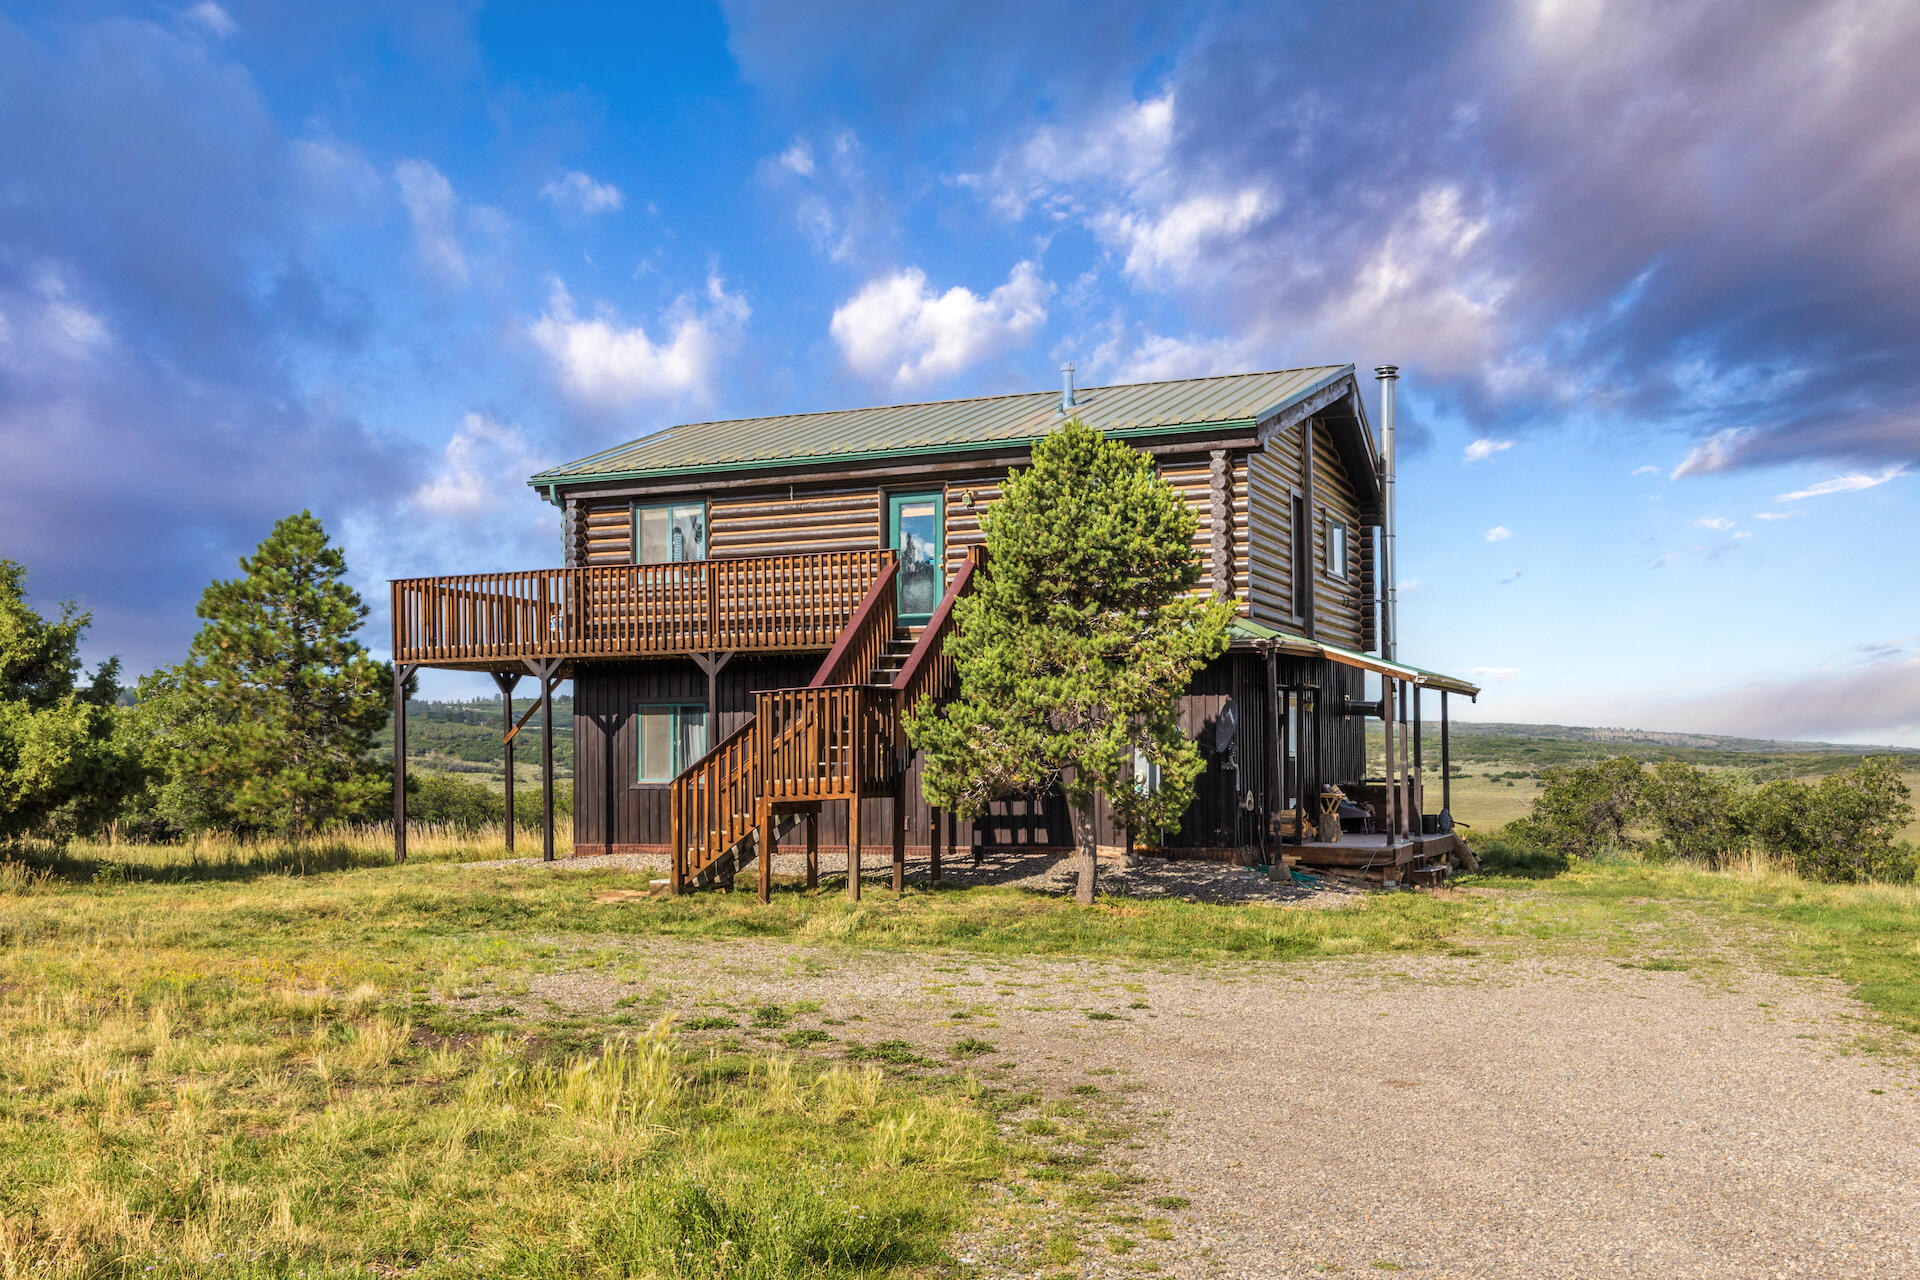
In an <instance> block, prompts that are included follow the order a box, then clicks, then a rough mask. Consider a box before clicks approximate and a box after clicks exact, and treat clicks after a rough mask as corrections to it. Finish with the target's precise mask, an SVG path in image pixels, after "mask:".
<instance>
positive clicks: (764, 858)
mask: <svg viewBox="0 0 1920 1280" xmlns="http://www.w3.org/2000/svg"><path fill="white" fill-rule="evenodd" d="M758 839H759V843H760V866H759V868H758V870H759V873H760V874H759V876H758V879H759V881H760V905H761V906H763V907H764V906H766V905H767V903H769V902H771V901H772V900H773V806H772V805H771V804H768V803H767V802H766V801H765V800H762V801H761V802H760V835H759V837H758Z"/></svg>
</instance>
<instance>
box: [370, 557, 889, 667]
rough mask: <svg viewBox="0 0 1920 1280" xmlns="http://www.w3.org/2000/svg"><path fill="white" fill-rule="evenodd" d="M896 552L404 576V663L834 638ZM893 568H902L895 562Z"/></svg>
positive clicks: (794, 645) (396, 634) (809, 644)
mask: <svg viewBox="0 0 1920 1280" xmlns="http://www.w3.org/2000/svg"><path fill="white" fill-rule="evenodd" d="M893 565H897V559H896V557H895V555H894V553H893V552H892V551H891V550H886V549H883V548H877V547H876V548H873V549H871V550H862V551H837V552H825V551H822V552H805V553H801V554H797V555H784V556H751V557H739V558H735V559H718V560H694V561H682V562H679V563H675V564H611V565H581V566H575V567H571V568H564V569H534V570H526V571H521V572H513V573H483V574H461V575H454V576H447V577H432V578H398V579H395V580H394V581H393V583H392V584H391V591H392V606H393V653H394V657H395V659H396V660H397V661H402V662H419V663H444V664H471V665H476V666H478V665H482V664H492V663H498V662H500V661H514V660H518V659H523V658H556V657H565V658H581V657H645V656H652V655H660V654H674V653H697V652H702V651H709V652H711V651H717V650H727V649H731V650H736V651H744V652H791V651H793V650H796V649H826V648H830V647H832V646H833V645H834V644H835V642H836V640H837V639H838V638H839V637H840V636H841V635H842V634H843V633H844V632H845V630H846V624H847V623H848V621H849V620H851V618H852V617H853V616H854V614H855V613H856V612H857V611H858V607H859V605H860V603H861V602H862V601H863V600H864V599H865V598H866V597H867V596H869V595H871V594H872V591H871V587H872V584H873V582H874V580H875V579H876V578H877V577H879V576H880V575H882V574H883V573H884V572H886V571H887V569H888V567H889V566H893ZM894 571H895V572H897V569H895V570H894Z"/></svg>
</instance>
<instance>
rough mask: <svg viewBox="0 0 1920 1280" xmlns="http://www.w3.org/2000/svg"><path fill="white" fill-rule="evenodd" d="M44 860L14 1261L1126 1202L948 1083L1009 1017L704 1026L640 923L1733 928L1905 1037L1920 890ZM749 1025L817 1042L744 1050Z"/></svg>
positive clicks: (1029, 930) (577, 1256)
mask: <svg viewBox="0 0 1920 1280" xmlns="http://www.w3.org/2000/svg"><path fill="white" fill-rule="evenodd" d="M427 852H428V853H430V854H431V855H432V856H437V857H444V858H448V859H459V858H471V857H479V856H484V855H485V854H486V853H487V852H488V851H487V850H486V849H485V848H484V847H483V846H474V845H471V844H462V843H459V842H456V841H452V840H449V841H447V842H445V843H444V844H442V845H430V846H429V847H428V849H427ZM24 856H25V859H26V860H25V861H15V862H10V863H0V1086H4V1087H0V1275H7V1276H11V1275H22V1276H26V1275H34V1276H43V1275H44V1276H52V1277H79V1276H88V1277H91V1276H116V1277H128V1278H133V1277H142V1278H144V1277H159V1276H188V1275H193V1276H200V1275H234V1276H246V1277H254V1276H262V1277H264V1276H275V1277H279V1276H295V1275H304V1276H323V1275H332V1274H339V1275H346V1274H359V1275H364V1274H367V1273H368V1272H375V1273H383V1274H391V1273H397V1272H408V1273H410V1274H419V1275H423V1276H469V1275H471V1276H481V1275H500V1274H512V1275H523V1276H530V1277H547V1276H554V1277H558V1276H600V1275H625V1274H635V1275H662V1276H703V1277H704V1276H719V1275H725V1276H741V1277H746V1276H756V1277H758V1276H766V1277H776V1276H833V1275H863V1276H866V1275H871V1276H884V1275H889V1274H900V1273H914V1272H919V1271H925V1270H929V1269H937V1268H938V1267H940V1266H942V1265H944V1264H943V1263H941V1262H940V1257H941V1250H942V1249H943V1248H944V1247H945V1242H946V1241H947V1240H949V1239H950V1238H951V1237H952V1234H953V1232H954V1231H955V1230H956V1229H957V1228H959V1227H960V1226H962V1225H978V1220H979V1215H980V1213H981V1212H982V1209H981V1206H982V1204H983V1203H985V1202H986V1197H985V1195H984V1193H983V1190H982V1185H983V1184H984V1183H989V1182H991V1183H997V1184H1000V1185H1019V1184H1020V1179H1021V1178H1022V1177H1024V1178H1026V1179H1028V1180H1029V1181H1028V1183H1027V1184H1026V1185H1028V1186H1029V1188H1032V1187H1040V1188H1042V1189H1044V1191H1045V1194H1048V1195H1053V1194H1058V1195H1060V1196H1071V1197H1080V1198H1083V1199H1085V1200H1086V1201H1087V1203H1093V1202H1095V1201H1096V1200H1098V1198H1099V1197H1102V1196H1106V1197H1113V1196H1123V1195H1124V1194H1125V1190H1126V1187H1127V1185H1128V1184H1127V1182H1126V1180H1125V1179H1124V1178H1123V1177H1120V1176H1118V1175H1116V1174H1115V1173H1113V1172H1112V1171H1110V1170H1108V1169H1106V1168H1104V1167H1102V1162H1103V1160H1104V1158H1105V1157H1104V1155H1103V1154H1102V1153H1103V1150H1104V1148H1103V1147H1102V1146H1101V1145H1100V1144H1101V1143H1102V1142H1103V1141H1106V1139H1103V1138H1101V1137H1100V1136H1099V1135H1098V1134H1097V1133H1095V1131H1094V1129H1093V1128H1092V1127H1091V1126H1089V1125H1085V1124H1080V1123H1078V1122H1076V1121H1075V1120H1074V1116H1073V1113H1072V1110H1071V1108H1072V1107H1073V1106H1076V1105H1078V1104H1079V1102H1080V1101H1084V1100H1073V1101H1057V1102H1052V1103H1046V1104H1044V1111H1045V1114H1044V1115H1041V1116H1031V1117H1030V1118H1027V1119H1025V1120H1024V1121H1014V1120H1009V1121H1008V1122H1007V1123H1008V1125H1009V1127H1010V1132H1008V1133H1007V1134H1004V1135H1003V1134H1001V1133H1000V1132H999V1131H998V1130H997V1128H996V1123H995V1118H994V1117H995V1115H996V1114H999V1115H1003V1116H1004V1115H1005V1114H1006V1112H1005V1108H1007V1107H1017V1108H1026V1107H1032V1106H1035V1105H1038V1100H1037V1099H1035V1098H1034V1097H1032V1096H1031V1095H1001V1096H999V1097H998V1098H996V1096H995V1095H992V1094H991V1093H987V1092H983V1091H982V1090H981V1089H980V1088H979V1087H978V1086H976V1085H973V1084H971V1083H969V1082H968V1081H966V1080H965V1079H963V1078H960V1077H958V1076H956V1075H952V1074H946V1073H951V1072H955V1071H956V1070H959V1069H961V1068H958V1067H956V1065H955V1061H958V1062H961V1063H964V1061H965V1060H966V1059H968V1058H972V1057H976V1056H984V1055H986V1054H991V1053H994V1052H995V1050H994V1048H993V1046H991V1045H990V1044H988V1043H987V1042H986V1041H983V1040H977V1039H973V1038H969V1039H966V1040H961V1041H958V1042H956V1043H955V1044H954V1045H953V1049H952V1059H953V1060H950V1061H949V1062H948V1063H947V1064H946V1065H941V1064H939V1063H936V1062H934V1061H933V1060H931V1059H930V1058H928V1057H926V1056H925V1055H923V1054H922V1053H921V1052H919V1051H918V1050H917V1049H916V1048H915V1047H914V1046H913V1045H911V1044H909V1043H907V1042H904V1041H898V1040H883V1041H880V1042H877V1043H874V1044H870V1045H866V1044H861V1043H858V1042H854V1041H847V1042H830V1041H828V1040H826V1039H825V1038H824V1037H825V1035H826V1033H824V1032H817V1031H814V1030H813V1029H811V1028H806V1027H795V1026H793V1025H792V1023H793V1020H794V1018H795V1017H796V1016H797V1015H799V1014H804V1013H811V1012H817V1006H814V1005H811V1004H808V1003H804V1002H803V1003H795V1004H788V1005H784V1006H778V1005H771V1004H763V1005H759V1006H757V1007H754V1008H751V1009H736V1010H733V1011H732V1013H731V1016H721V1015H720V1014H717V1013H716V1014H707V1015H703V1016H702V1017H700V1018H698V1019H689V1020H688V1021H687V1022H686V1023H683V1024H682V1028H683V1029H684V1028H687V1027H692V1026H696V1025H703V1026H707V1027H711V1028H713V1029H715V1031H716V1033H717V1034H716V1035H714V1036H710V1037H706V1038H705V1039H700V1040H692V1039H689V1040H686V1041H683V1040H682V1039H680V1038H679V1034H678V1032H677V1031H676V1030H675V1029H672V1028H668V1027H664V1026H661V1025H659V1024H653V1025H649V1023H650V1022H651V1019H652V1018H653V1014H652V1013H645V1014H644V1016H643V1014H642V1013H641V1012H640V1011H639V1007H640V1006H642V1005H645V1004H651V1003H657V1001H658V996H657V995H651V994H648V991H647V987H646V983H645V981H644V980H643V979H644V978H645V972H644V970H645V965H646V963H647V953H646V952H645V951H635V950H634V949H632V948H628V947H621V946H617V945H609V944H610V943H615V944H617V943H619V942H621V941H623V940H633V939H648V938H654V939H668V940H674V939H685V940H693V941H711V940H721V941H724V940H728V939H741V938H751V939H762V940H768V941H786V942H791V943H796V944H802V945H804V946H806V947H808V948H810V949H815V950H817V949H822V948H825V949H830V950H831V949H838V950H841V951H845V952H854V953H857V952H859V951H863V950H900V951H904V950H917V951H929V952H938V951H945V952H958V953H971V954H978V955H984V956H1063V957H1064V956H1084V957H1094V958H1108V959H1116V960H1122V961H1128V962H1177V963H1182V964H1186V963H1201V962H1212V961H1223V962H1230V963H1232V964H1233V965H1234V966H1235V967H1236V969H1238V968H1240V967H1241V966H1244V965H1247V964H1250V963H1255V962H1289V961H1303V960H1304V961H1314V960H1337V959H1338V958H1340V957H1349V956H1361V957H1364V956H1369V955H1396V954H1411V953H1426V954H1431V955H1438V956H1447V957H1460V958H1465V959H1469V960H1473V961H1474V963H1482V962H1485V961H1486V960H1488V959H1491V960H1494V961H1498V960H1499V959H1500V958H1502V957H1504V956H1508V955H1513V954H1520V953H1526V952H1545V953H1548V954H1553V953H1557V952H1559V951H1566V950H1571V951H1578V952H1582V953H1588V954H1597V955H1603V956H1606V957H1609V958H1611V959H1612V960H1613V961H1614V962H1615V963H1618V964H1622V965H1630V966H1632V967H1635V968H1639V969H1651V970H1662V969H1668V970H1676V971H1680V970H1684V971H1686V972H1687V973H1688V974H1690V975H1691V976H1693V977H1696V978H1697V977H1701V976H1709V977H1710V976H1711V973H1712V971H1713V969H1714V967H1715V966H1716V965H1719V964H1722V963H1725V961H1724V959H1723V958H1722V957H1724V956H1725V955H1726V954H1728V953H1729V951H1730V950H1737V951H1740V952H1742V953H1744V954H1748V955H1752V956H1757V957H1759V958H1761V959H1762V960H1763V961H1765V962H1766V963H1768V964H1771V965H1773V966H1775V967H1778V968H1781V969H1784V970H1787V971H1789V972H1796V973H1807V974H1819V975H1830V976H1834V977H1837V978H1840V979H1841V980H1843V981H1844V982H1846V983H1847V984H1848V985H1849V987H1850V988H1851V989H1852V990H1853V991H1854V992H1855V993H1856V994H1857V995H1858V996H1859V997H1860V999H1861V1000H1863V1001H1864V1002H1866V1004H1867V1005H1869V1006H1870V1007H1872V1008H1873V1009H1875V1010H1877V1011H1878V1012H1879V1013H1880V1014H1882V1015H1884V1017H1885V1019H1886V1021H1887V1023H1888V1025H1889V1026H1891V1027H1895V1028H1899V1029H1902V1030H1905V1031H1908V1032H1920V889H1916V888H1914V887H1911V886H1909V887H1888V886H1843V885H1816V884H1810V883H1807V882H1803V881H1799V880H1797V879H1794V878H1792V877H1789V876H1782V875H1777V874H1771V873H1766V872H1751V873H1717V874H1710V873H1706V872H1701V871H1696V870H1691V869H1688V868H1685V867H1674V866H1665V867H1654V866H1642V865H1638V864H1635V863H1630V862H1617V863H1607V864H1598V865H1596V864H1582V865H1576V866H1571V867H1569V866H1567V865H1566V864H1564V863H1562V862H1560V861H1558V860H1553V859H1533V860H1531V861H1527V860H1522V859H1515V858H1511V857H1509V858H1506V859H1505V860H1494V861H1493V863H1492V870H1491V871H1490V873H1489V874H1486V875H1482V876H1479V877H1474V878H1471V879H1469V880H1468V881H1466V882H1465V883H1464V885H1463V891H1460V892H1455V893H1451V894H1441V895H1427V894H1410V893H1402V894H1379V895H1372V896H1369V897H1366V898H1364V899H1361V900H1360V901H1358V902H1356V903H1355V904H1353V905H1348V906H1340V907H1336V908H1331V909H1322V908H1274V907H1271V906H1260V905H1217V904H1207V903H1186V902H1179V901H1163V900H1150V901H1133V900H1102V901H1101V902H1099V903H1096V904H1095V906H1093V907H1091V908H1081V907H1077V906H1075V905H1074V904H1073V903H1071V902H1070V901H1065V900H1062V899H1059V898H1053V897H1045V896H1040V895H1035V894H1030V893H1025V892H1020V891H1016V890H1010V889H967V890H962V889H942V890H938V891H928V890H922V889H915V890H913V891H911V892H909V893H907V894H906V895H904V896H901V897H895V896H894V895H892V894H889V893H883V892H879V891H875V892H872V893H870V894H869V895H868V897H867V898H866V900H865V901H864V902H861V903H858V904H853V903H848V902H847V901H846V900H845V898H844V895H843V893H842V892H841V891H840V886H837V885H835V884H833V883H831V882H829V884H828V885H826V886H825V887H824V888H823V890H822V891H820V892H818V893H806V892H803V891H801V890H800V889H798V888H797V887H794V886H790V885H783V886H782V887H781V888H780V891H779V892H777V893H776V894H775V897H774V902H773V903H772V905H771V906H769V907H766V908H762V907H760V906H758V905H757V904H756V903H755V902H754V901H753V899H752V897H751V895H748V894H736V895H724V894H717V893H707V894H700V895H695V896H692V897H688V898H684V899H644V900H637V901H628V902H622V903H617V904H602V903H597V902H595V901H594V898H593V895H594V893H595V892H596V891H598V890H601V889H604V888H607V887H609V886H612V885H616V884H618V885H631V884H639V883H643V882H644V877H641V876H634V875H627V874H622V873H619V872H613V871H604V872H603V871H577V872H568V873H566V874H558V875H556V874H553V873H551V872H548V871H546V870H544V869H539V868H535V869H524V868H505V869H491V868H475V867H462V866H454V865H436V864H433V863H428V862H421V863H417V864H414V865H409V866H407V867H403V868H394V867H390V866H384V865H378V863H379V859H378V858H377V857H375V856H374V855H373V854H372V853H370V852H369V851H368V847H366V846H362V845H355V844H353V843H352V842H350V841H349V842H334V843H332V844H327V845H320V846H313V847H308V848H305V849H294V848H289V847H285V846H277V845H272V844H261V845H253V846H232V847H228V848H225V849H222V848H219V847H217V846H215V845H212V844H208V845H205V846H203V847H201V848H198V849H190V850H174V851H153V850H128V849H125V848H123V847H116V848H113V849H104V848H100V847H98V846H81V847H76V848H75V849H72V850H70V851H66V852H63V853H59V854H53V853H50V852H47V851H38V852H28V853H27V854H25V855H24ZM105 867H113V868H116V870H114V871H112V872H110V873H108V874H104V875H103V874H101V872H102V868H105ZM596 966H604V967H606V968H608V969H609V971H610V973H611V974H612V976H614V977H623V978H625V979H626V980H628V981H629V982H630V983H631V985H632V986H633V993H632V994H631V995H629V996H626V997H624V998H623V999H621V1000H620V1001H619V1002H618V1004H617V1007H618V1008H621V1009H625V1010H631V1012H624V1013H621V1014H619V1015H617V1016H616V1017H614V1018H612V1019H607V1020H595V1019H592V1018H588V1017H584V1016H580V1015H577V1014H567V1013H565V1012H564V1011H562V1010H560V1009H558V1007H557V1006H555V1007H552V1008H550V1009H548V1011H547V1012H546V1013H545V1014H541V1013H536V1012H532V1011H531V1009H530V1006H531V1005H534V1004H538V1003H540V1002H539V1001H534V1000H529V999H527V998H526V996H527V992H528V991H529V989H530V984H531V980H532V979H533V978H535V977H536V976H537V975H539V974H542V973H546V972H553V971H557V970H561V969H569V970H577V969H581V968H590V967H596ZM623 966H625V967H623ZM461 997H473V998H461ZM1094 1012H1099V1011H1097V1010H1096V1011H1094ZM1083 1016H1084V1015H1083ZM742 1023H747V1024H750V1027H749V1028H742V1027H741V1025H740V1024H742ZM752 1028H758V1029H760V1030H761V1031H763V1032H765V1033H767V1034H768V1036H769V1038H771V1039H777V1040H780V1041H783V1042H784V1044H785V1046H786V1048H787V1049H788V1050H790V1051H793V1052H794V1053H796V1054H797V1055H798V1056H797V1058H793V1057H782V1056H778V1054H777V1053H773V1052H768V1051H764V1050H760V1049H752V1050H745V1049H741V1048H740V1047H739V1040H738V1038H737V1037H738V1036H739V1033H740V1032H741V1031H742V1030H743V1029H752ZM729 1032H731V1033H732V1034H729ZM816 1047H817V1048H818V1052H817V1053H816V1052H813V1050H814V1049H816ZM836 1054H837V1055H839V1056H840V1057H841V1058H843V1059H844V1060H843V1061H835V1060H834V1055H836ZM1091 1088H1092V1086H1082V1089H1083V1090H1085V1089H1091ZM1090 1096H1091V1095H1090ZM1061 1108H1067V1110H1061ZM1040 1144H1044V1145H1040ZM1023 1170H1024V1173H1023V1172H1022V1171H1023ZM796 1171H802V1173H801V1176H796ZM1041 1194H1042V1193H1041V1192H1036V1191H1032V1190H1031V1189H1030V1190H1029V1191H1027V1192H1023V1193H1022V1196H1024V1197H1025V1199H1020V1197H1014V1198H1012V1199H1010V1200H1009V1203H1013V1201H1014V1200H1020V1202H1021V1203H1039V1201H1038V1200H1037V1199H1035V1197H1037V1196H1039V1195H1041ZM1151 1203H1152V1204H1153V1205H1154V1206H1155V1207H1158V1208H1162V1209H1168V1210H1171V1209H1178V1208H1184V1207H1186V1204H1185V1201H1184V1200H1182V1199H1181V1198H1180V1197H1177V1196H1174V1197H1160V1198H1158V1199H1156V1200H1154V1201H1152V1202H1151ZM1043 1221H1045V1220H1044V1219H1043ZM1057 1226H1058V1223H1057V1222H1053V1223H1052V1225H1051V1226H1044V1227H1033V1226H1031V1224H1030V1225H1029V1227H1028V1228H1027V1229H1026V1230H1027V1232H1028V1238H1029V1239H1030V1240H1032V1241H1034V1243H1033V1247H1034V1248H1035V1249H1036V1250H1038V1251H1040V1253H1041V1254H1042V1255H1046V1254H1047V1251H1048V1250H1051V1251H1052V1252H1053V1254H1057V1255H1068V1254H1069V1251H1070V1250H1078V1248H1079V1246H1078V1245H1077V1244H1076V1243H1075V1239H1076V1237H1075V1236H1074V1235H1072V1234H1061V1235H1054V1236H1051V1237H1049V1236H1047V1235H1044V1234H1042V1235H1039V1236H1035V1235H1034V1234H1033V1232H1034V1231H1043V1232H1051V1231H1053V1230H1054V1229H1055V1228H1056V1227H1057ZM1081 1238H1085V1239H1097V1238H1098V1237H1081ZM1049 1239H1050V1240H1051V1243H1048V1241H1049ZM1073 1256H1078V1254H1077V1252H1076V1253H1073V1254H1072V1255H1071V1256H1067V1259H1066V1260H1067V1261H1071V1260H1072V1257H1073ZM1063 1265H1064V1264H1063ZM149 1268H150V1269H149ZM413 1268H418V1271H417V1272H414V1271H412V1269H413Z"/></svg>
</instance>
